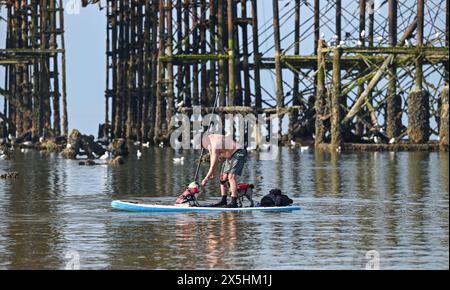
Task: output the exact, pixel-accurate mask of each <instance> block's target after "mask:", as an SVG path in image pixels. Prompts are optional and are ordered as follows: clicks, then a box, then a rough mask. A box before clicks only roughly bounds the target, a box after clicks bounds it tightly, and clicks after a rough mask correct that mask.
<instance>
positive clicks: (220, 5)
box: [217, 0, 227, 107]
mask: <svg viewBox="0 0 450 290" xmlns="http://www.w3.org/2000/svg"><path fill="white" fill-rule="evenodd" d="M224 4H226V3H224V0H217V51H218V53H220V54H225V35H224V26H225V20H224V6H225V5H224ZM226 73H227V72H226V64H225V60H224V59H222V58H221V59H219V72H218V75H219V77H218V81H219V104H220V106H221V107H224V106H225V104H226V97H225V94H226V89H227V84H226Z"/></svg>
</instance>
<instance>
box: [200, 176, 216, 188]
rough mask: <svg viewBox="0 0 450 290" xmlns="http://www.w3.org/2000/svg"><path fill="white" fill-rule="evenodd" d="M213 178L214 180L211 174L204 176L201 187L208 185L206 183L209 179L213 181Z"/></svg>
mask: <svg viewBox="0 0 450 290" xmlns="http://www.w3.org/2000/svg"><path fill="white" fill-rule="evenodd" d="M213 178H214V175H212V174H211V175H208V176H206V177H205V179H203V180H202V186H203V187H205V186H206V184H207V183H208V181H209V180H211V179H213Z"/></svg>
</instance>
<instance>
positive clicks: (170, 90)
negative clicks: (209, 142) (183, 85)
mask: <svg viewBox="0 0 450 290" xmlns="http://www.w3.org/2000/svg"><path fill="white" fill-rule="evenodd" d="M165 1H166V21H167V23H166V27H167V43H166V47H167V49H166V51H167V56H168V57H169V58H171V57H172V56H173V31H172V9H173V5H172V0H165ZM173 76H174V73H173V62H172V60H170V61H169V62H168V63H167V83H166V86H167V112H166V124H167V132H166V137H167V136H168V134H170V133H171V132H172V128H171V121H172V117H173V115H174V107H175V102H174V99H175V94H174V81H173Z"/></svg>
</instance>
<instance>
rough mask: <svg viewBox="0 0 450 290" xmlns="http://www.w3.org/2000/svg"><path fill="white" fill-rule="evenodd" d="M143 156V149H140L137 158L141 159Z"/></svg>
mask: <svg viewBox="0 0 450 290" xmlns="http://www.w3.org/2000/svg"><path fill="white" fill-rule="evenodd" d="M141 157H142V152H141V150H138V151H137V158H138V159H140V158H141Z"/></svg>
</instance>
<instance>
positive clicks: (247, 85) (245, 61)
mask: <svg viewBox="0 0 450 290" xmlns="http://www.w3.org/2000/svg"><path fill="white" fill-rule="evenodd" d="M241 6H242V7H241V8H242V15H241V18H242V24H241V25H242V55H243V62H242V71H243V73H244V106H247V107H251V105H252V99H251V89H250V69H249V52H248V21H247V0H241Z"/></svg>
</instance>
